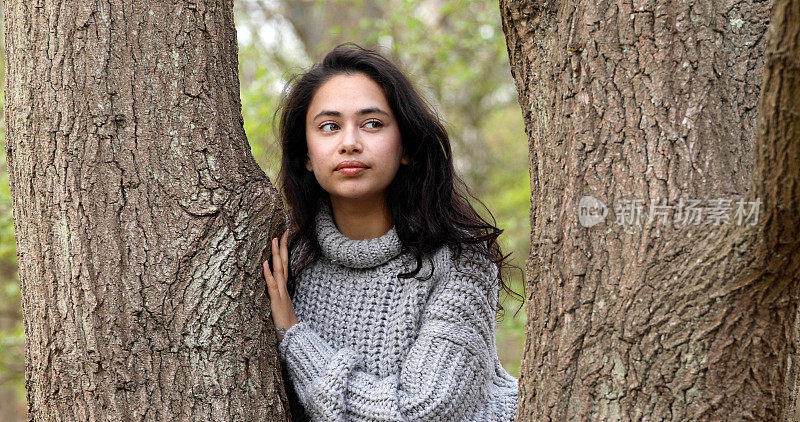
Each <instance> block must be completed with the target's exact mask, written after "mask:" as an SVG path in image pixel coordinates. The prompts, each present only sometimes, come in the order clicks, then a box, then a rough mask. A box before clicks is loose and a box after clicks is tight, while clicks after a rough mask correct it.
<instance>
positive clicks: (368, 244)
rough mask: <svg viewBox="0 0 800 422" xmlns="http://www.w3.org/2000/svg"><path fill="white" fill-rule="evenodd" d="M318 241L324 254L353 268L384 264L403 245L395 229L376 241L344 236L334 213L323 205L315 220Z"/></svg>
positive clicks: (397, 252) (398, 251)
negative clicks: (335, 220)
mask: <svg viewBox="0 0 800 422" xmlns="http://www.w3.org/2000/svg"><path fill="white" fill-rule="evenodd" d="M315 220H316V233H317V241H318V242H319V245H320V247H321V248H322V252H323V254H325V256H327V257H328V258H330V259H331V260H332V261H335V262H337V263H339V264H342V265H344V266H346V267H351V268H370V267H376V266H378V265H381V264H383V263H385V262H386V261H388V260H390V259H392V258H394V257H395V256H397V255H398V254H400V250H401V249H402V246H403V245H402V244H401V243H400V238H398V237H397V231H396V230H395V226H392V228H391V229H389V231H388V232H386V234H384V235H383V236H380V237H376V238H373V239H361V240H354V239H350V238H349V237H347V236H345V235H343V234H342V232H340V231H339V229H338V228H337V227H336V224H335V222H334V220H333V213H332V211H331V209H330V208H329V206H328V204H327V203H326V202H324V201H323V202H322V204H321V206H320V209H319V212H318V213H317V216H316V218H315Z"/></svg>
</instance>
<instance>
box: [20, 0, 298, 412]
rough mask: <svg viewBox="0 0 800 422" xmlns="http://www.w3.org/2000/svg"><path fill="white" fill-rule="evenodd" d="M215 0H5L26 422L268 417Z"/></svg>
mask: <svg viewBox="0 0 800 422" xmlns="http://www.w3.org/2000/svg"><path fill="white" fill-rule="evenodd" d="M232 12H233V11H232V4H231V3H230V2H213V3H211V2H210V3H205V2H199V3H194V2H192V3H185V2H177V3H160V2H154V3H149V4H147V5H145V4H143V3H140V2H132V1H125V2H103V3H86V2H68V3H52V2H51V3H47V2H46V3H43V4H41V5H37V6H36V7H33V5H31V4H30V3H29V2H27V1H22V0H15V1H6V2H5V31H6V32H5V33H6V56H5V57H6V64H7V67H6V70H7V73H6V77H7V79H6V85H5V86H6V92H5V94H6V107H5V117H6V120H5V124H6V126H5V129H6V137H7V144H6V148H7V156H8V174H9V178H10V186H11V194H12V198H13V206H14V207H13V208H14V221H15V230H16V235H17V236H16V239H17V255H18V260H19V276H20V280H21V293H22V308H23V316H24V323H25V335H26V337H25V342H26V354H25V360H26V376H25V379H26V387H27V392H28V397H27V400H28V415H29V418H31V419H32V420H48V421H49V420H60V419H64V418H66V419H75V420H110V419H122V418H124V419H148V420H150V419H152V420H162V419H176V420H234V419H237V420H285V419H286V413H287V401H286V399H285V396H284V395H283V384H282V379H281V376H280V371H278V368H279V363H278V360H277V354H276V348H275V346H276V345H275V340H276V338H275V334H274V329H273V326H272V319H271V318H270V316H269V306H268V303H267V300H268V299H267V297H266V292H265V288H264V283H263V276H262V274H261V266H260V263H261V262H262V261H263V260H265V259H266V258H267V257H268V253H269V251H268V250H267V247H266V245H267V244H268V239H269V238H270V237H271V236H274V235H277V234H278V233H281V232H282V231H283V230H284V227H283V224H284V215H283V208H282V203H281V200H280V196H279V194H278V192H277V191H276V190H275V189H274V187H273V186H272V185H271V184H270V182H269V180H268V179H267V177H266V175H265V174H264V172H263V171H262V170H261V169H260V168H259V166H258V165H257V163H256V162H255V161H254V159H253V157H252V155H251V153H250V147H249V145H248V143H247V139H246V137H245V132H244V130H243V127H242V115H241V113H240V106H241V103H240V98H239V83H238V75H237V44H236V33H235V28H234V25H233V13H232Z"/></svg>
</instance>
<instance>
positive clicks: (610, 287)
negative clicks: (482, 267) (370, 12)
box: [500, 0, 800, 421]
mask: <svg viewBox="0 0 800 422" xmlns="http://www.w3.org/2000/svg"><path fill="white" fill-rule="evenodd" d="M773 7H774V10H772V8H773ZM500 8H501V14H502V20H503V30H504V33H505V34H506V38H507V41H508V52H509V56H510V58H511V65H512V74H513V76H514V78H515V80H516V84H517V89H518V92H519V93H520V98H519V101H520V106H521V107H522V111H523V115H524V118H525V123H526V132H527V133H528V136H529V141H530V165H531V194H532V198H531V204H532V207H531V227H532V235H531V256H530V258H529V261H528V271H527V277H528V284H527V286H526V294H527V296H528V298H529V300H530V302H529V303H530V306H528V308H527V310H528V326H527V328H526V342H525V353H524V358H523V361H522V368H521V375H520V406H519V413H518V419H519V420H526V421H527V420H641V419H646V420H697V419H700V420H742V419H755V420H775V419H778V418H780V417H781V416H782V415H783V412H784V410H785V409H786V408H787V407H788V406H787V405H788V404H789V403H790V401H791V399H790V398H788V397H786V393H785V392H788V391H790V390H791V388H790V387H789V385H788V384H790V383H791V382H793V380H792V379H791V377H792V376H793V375H792V374H789V375H787V369H790V368H788V367H787V357H788V355H789V353H790V350H791V348H792V347H791V346H792V343H793V341H794V342H796V341H797V339H793V338H792V337H793V333H794V322H795V317H796V315H797V303H798V280H800V271H799V270H798V268H800V257H798V255H800V254H798V241H799V239H800V235H799V234H798V233H799V232H800V228H798V226H797V223H796V222H797V216H798V215H800V177H799V173H800V170H799V169H798V162H800V123H798V122H799V121H800V119H799V118H798V117H800V116H798V115H800V102H798V98H800V77H798V72H799V71H800V69H799V68H798V66H799V65H800V63H799V62H798V57H800V46H798V44H797V43H798V40H799V39H800V36H798V32H800V27H799V24H800V11H798V2H797V1H792V2H790V1H785V0H776V2H775V5H774V6H773V5H772V4H771V3H770V2H755V1H750V2H731V1H728V2H723V3H718V2H710V1H706V2H657V1H645V2H635V3H633V4H631V3H630V2H597V1H588V2H583V1H575V0H573V1H568V2H517V1H509V0H501V1H500ZM770 13H774V15H773V16H772V18H771V22H772V24H771V26H769V28H770V32H769V33H768V31H767V29H768V23H769V22H770ZM765 50H766V52H765ZM762 86H763V91H761V89H762V88H761V87H762ZM762 92H763V93H762ZM754 158H755V159H754ZM584 196H586V197H592V198H595V199H591V198H584V201H581V198H582V197H584ZM717 199H722V201H719V202H718V203H716V204H715V203H714V201H716V200H717ZM739 199H744V203H743V209H744V210H745V211H746V212H749V211H754V207H755V204H754V203H755V202H756V201H759V200H760V201H761V204H760V211H759V216H758V218H755V216H749V217H751V218H745V219H742V220H740V219H737V218H736V211H737V210H738V207H737V206H738V200H739ZM625 200H641V201H642V204H643V216H644V217H645V218H643V219H642V220H641V221H640V222H639V223H636V222H631V220H630V219H629V217H631V215H630V211H631V210H632V209H635V208H631V207H630V205H631V203H630V202H624V201H625ZM689 200H700V201H702V202H701V203H700V205H699V206H701V207H704V208H703V209H704V211H701V214H700V216H701V218H702V220H699V221H700V224H697V225H695V224H693V223H694V222H695V221H698V220H694V219H690V220H689V221H688V222H687V221H686V216H687V215H688V214H687V210H688V208H679V204H681V201H683V204H686V203H687V202H688V201H689ZM727 200H731V203H730V208H727V209H728V211H729V212H728V213H727V214H726V215H728V216H729V218H730V221H728V222H724V220H714V218H712V216H714V215H719V214H715V213H714V209H717V210H719V209H722V210H725V209H726V208H725V206H726V205H727V204H729V203H727V202H726V201H727ZM664 201H666V202H664ZM601 203H602V204H605V206H606V207H607V216H606V218H605V221H603V218H602V215H603V214H602V206H601ZM587 204H588V205H592V204H594V205H595V209H596V210H597V211H599V212H601V214H600V215H598V216H596V217H593V218H592V219H589V218H587V220H586V221H584V220H582V219H581V217H591V214H588V212H590V211H591V209H590V208H589V207H587V206H586V205H587ZM655 205H668V206H673V207H674V208H672V209H668V208H662V209H658V208H655V207H654V206H655ZM659 210H660V211H666V214H665V215H664V214H659V213H658V211H659ZM679 210H682V213H681V215H678V211H679ZM579 211H580V212H583V213H584V214H580V215H579ZM652 216H657V217H656V218H655V219H654V220H653V221H650V217H652ZM694 216H695V217H696V214H695V215H694ZM745 217H748V216H745ZM715 221H720V222H721V223H720V224H718V225H716V224H714V222H715ZM593 223H597V224H594V225H592V224H593ZM795 365H796V364H795ZM790 372H791V371H790ZM787 378H789V381H787Z"/></svg>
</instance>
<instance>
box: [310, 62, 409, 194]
mask: <svg viewBox="0 0 800 422" xmlns="http://www.w3.org/2000/svg"><path fill="white" fill-rule="evenodd" d="M306 144H307V146H308V159H307V160H306V169H308V170H309V171H312V172H313V173H314V176H315V177H316V179H317V182H319V184H320V186H322V188H323V189H325V190H326V191H327V192H328V193H329V194H330V195H331V200H332V201H334V202H336V201H337V200H339V199H342V200H347V199H359V200H369V201H372V200H385V194H386V188H387V187H388V186H389V184H390V183H391V182H392V180H394V176H395V174H396V173H397V170H398V168H399V167H400V163H403V164H408V157H407V156H406V155H405V154H403V143H402V139H401V136H400V128H399V127H398V125H397V121H396V120H395V117H394V113H393V112H392V110H391V108H390V107H389V104H388V102H387V99H386V96H385V95H384V93H383V90H382V89H381V87H380V85H378V84H377V83H375V81H373V80H372V79H371V78H369V77H368V76H366V75H364V74H362V73H358V74H355V75H336V76H334V77H332V78H331V79H329V80H328V81H327V82H325V83H324V84H322V86H320V87H319V89H318V90H317V92H316V93H315V94H314V98H313V99H312V101H311V104H310V106H309V108H308V113H307V114H306ZM346 160H354V161H360V162H362V163H364V164H365V165H366V166H367V168H366V169H363V170H361V171H358V172H355V171H352V170H346V169H345V170H337V169H336V167H337V165H338V164H339V163H340V162H342V161H346Z"/></svg>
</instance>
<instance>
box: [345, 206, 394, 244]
mask: <svg viewBox="0 0 800 422" xmlns="http://www.w3.org/2000/svg"><path fill="white" fill-rule="evenodd" d="M331 203H332V204H333V209H332V215H333V220H334V224H336V228H337V229H339V231H340V232H341V233H342V234H343V235H345V236H347V237H348V238H350V239H352V240H364V239H374V238H377V237H381V236H383V235H384V234H386V233H387V232H388V231H389V230H390V229H391V228H392V226H394V221H393V220H392V212H391V210H390V209H389V206H388V205H387V204H386V201H385V200H384V201H363V200H357V201H353V200H347V201H343V200H333V199H332V200H331Z"/></svg>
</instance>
